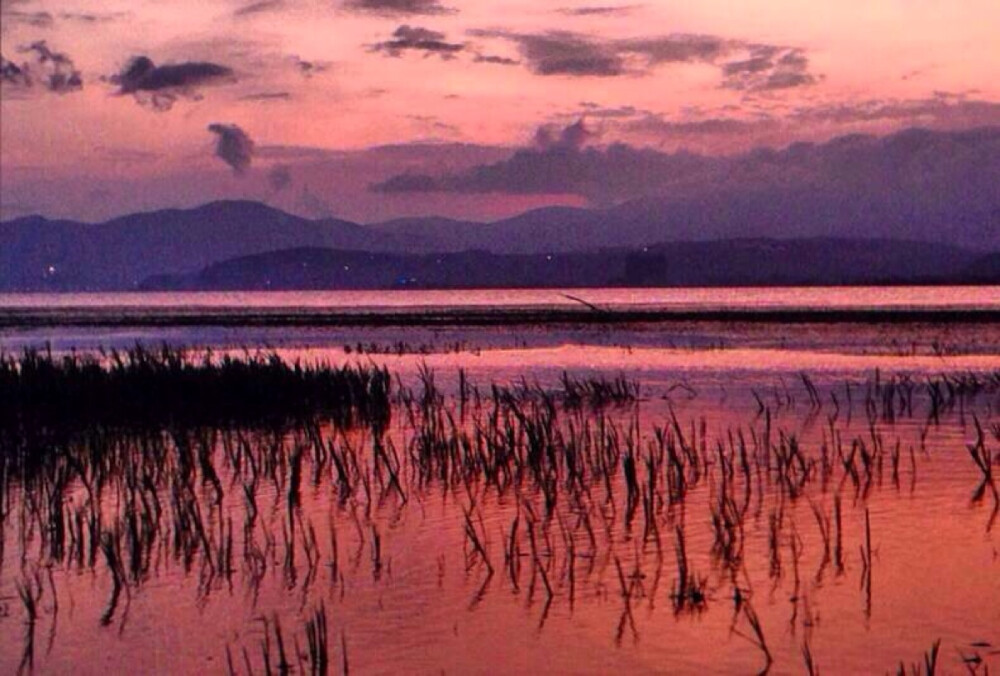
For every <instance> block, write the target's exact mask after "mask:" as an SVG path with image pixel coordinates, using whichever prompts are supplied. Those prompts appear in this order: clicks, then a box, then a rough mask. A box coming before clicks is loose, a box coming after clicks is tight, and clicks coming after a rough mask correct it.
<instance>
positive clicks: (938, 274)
mask: <svg viewBox="0 0 1000 676" xmlns="http://www.w3.org/2000/svg"><path fill="white" fill-rule="evenodd" d="M995 258H997V259H1000V254H998V255H997V256H995ZM991 266H992V267H991ZM964 282H978V283H1000V269H997V266H996V261H994V260H993V258H992V257H982V256H980V255H979V254H977V253H975V252H970V251H967V250H964V249H959V248H956V247H948V246H942V245H938V244H927V243H922V242H905V241H891V240H875V241H869V240H844V239H802V240H771V239H743V240H725V241H716V242H680V243H666V244H661V245H657V246H654V247H647V248H645V249H641V250H629V249H609V250H603V251H599V252H593V253H563V254H495V253H491V252H487V251H465V252H460V253H442V254H392V253H376V252H365V251H339V250H332V249H323V248H314V247H305V248H296V249H287V250H283V251H274V252H270V253H264V254H255V255H252V256H245V257H240V258H234V259H231V260H227V261H223V262H221V263H216V264H213V265H210V266H208V267H206V268H205V269H203V270H201V271H200V272H198V273H196V274H193V275H180V276H177V275H174V276H158V277H153V278H150V279H148V280H146V282H145V283H144V284H143V285H142V288H144V289H149V290H231V289H252V290H269V289H270V290H277V289H390V288H463V287H593V286H758V285H760V286H762V285H793V284H794V285H848V284H922V283H964Z"/></svg>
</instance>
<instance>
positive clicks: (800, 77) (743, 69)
mask: <svg viewBox="0 0 1000 676" xmlns="http://www.w3.org/2000/svg"><path fill="white" fill-rule="evenodd" d="M469 34H470V35H472V36H475V37H479V38H486V39H491V38H492V39H501V40H506V41H508V42H513V43H514V44H516V45H517V47H518V49H519V51H520V53H521V56H522V57H523V59H524V62H525V64H526V65H527V66H528V68H529V69H530V70H531V71H532V72H534V73H535V74H537V75H563V76H570V77H620V76H638V75H648V74H649V73H651V72H652V71H653V70H654V69H656V68H657V67H660V66H663V65H667V64H682V63H704V64H710V65H715V66H717V67H719V69H720V71H721V74H722V76H723V87H726V88H728V89H738V90H747V91H764V90H777V89H788V88H792V87H801V86H806V85H810V84H814V83H816V82H818V81H819V79H820V78H818V77H817V76H815V75H813V74H811V73H810V72H809V60H808V58H807V57H806V55H805V53H804V52H803V51H802V50H801V49H796V48H790V47H782V46H778V45H763V44H756V43H749V42H746V41H743V40H731V39H726V38H721V37H718V36H714V35H701V34H695V33H677V34H672V35H663V36H653V37H638V38H624V39H608V38H603V37H597V36H593V35H585V34H582V33H574V32H571V31H548V32H545V33H517V32H512V31H503V30H481V29H476V30H470V31H469ZM726 57H729V58H737V59H738V60H733V61H730V62H727V63H722V64H721V65H720V61H721V60H722V59H724V58H726Z"/></svg>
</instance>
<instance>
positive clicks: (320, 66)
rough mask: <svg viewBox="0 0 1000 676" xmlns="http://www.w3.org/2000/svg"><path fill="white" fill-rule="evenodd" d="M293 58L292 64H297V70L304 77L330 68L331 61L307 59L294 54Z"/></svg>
mask: <svg viewBox="0 0 1000 676" xmlns="http://www.w3.org/2000/svg"><path fill="white" fill-rule="evenodd" d="M291 58H292V64H293V65H294V66H295V70H297V71H298V72H299V74H300V75H302V77H304V78H310V77H312V76H313V75H316V74H318V73H323V72H326V71H327V70H329V69H330V62H329V61H306V60H305V59H303V58H301V57H299V56H297V55H294V56H292V57H291Z"/></svg>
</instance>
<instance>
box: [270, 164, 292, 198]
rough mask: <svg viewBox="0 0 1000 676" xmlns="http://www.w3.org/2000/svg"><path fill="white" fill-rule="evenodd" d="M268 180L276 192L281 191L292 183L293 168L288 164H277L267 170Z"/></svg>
mask: <svg viewBox="0 0 1000 676" xmlns="http://www.w3.org/2000/svg"><path fill="white" fill-rule="evenodd" d="M267 182H268V183H270V184H271V187H272V188H273V189H274V190H275V192H281V191H282V190H284V189H285V188H287V187H288V186H290V185H291V184H292V170H291V168H290V167H289V166H288V165H287V164H276V165H274V166H273V167H271V168H270V169H268V170H267Z"/></svg>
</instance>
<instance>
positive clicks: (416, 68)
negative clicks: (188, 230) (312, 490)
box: [0, 0, 1000, 221]
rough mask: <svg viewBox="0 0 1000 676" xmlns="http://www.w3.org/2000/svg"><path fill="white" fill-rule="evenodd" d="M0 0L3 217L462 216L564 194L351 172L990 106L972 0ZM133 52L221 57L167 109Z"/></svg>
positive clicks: (177, 58)
mask: <svg viewBox="0 0 1000 676" xmlns="http://www.w3.org/2000/svg"><path fill="white" fill-rule="evenodd" d="M346 1H347V2H350V0H346ZM0 2H2V4H0V7H2V30H0V53H2V54H3V57H4V59H5V64H8V65H10V64H12V65H13V66H14V67H15V68H18V69H19V70H20V72H21V76H17V75H15V74H13V71H12V70H11V69H10V68H8V69H7V70H6V71H5V76H4V83H3V88H2V90H0V93H2V103H0V113H2V115H0V132H2V135H0V139H2V142H0V169H2V183H0V215H2V216H3V217H5V218H7V217H11V216H17V215H22V214H25V213H34V212H40V213H44V214H47V215H51V216H65V217H74V218H82V219H98V218H105V217H108V216H112V215H117V214H120V213H124V212H128V211H132V210H136V209H150V208H158V207H165V206H190V205H194V204H198V203H201V202H205V201H209V200H213V199H219V198H231V197H247V198H252V199H260V200H264V201H269V202H271V203H273V204H275V205H276V206H280V207H283V208H286V209H289V210H293V211H298V212H300V213H308V214H313V215H318V214H321V213H326V214H330V215H337V216H342V217H345V218H351V219H357V220H362V221H370V220H378V219H383V218H389V217H393V216H401V215H411V214H428V213H436V214H444V215H451V216H463V217H472V218H483V219H486V218H492V217H497V216H501V215H506V214H510V213H514V212H517V211H521V210H523V209H526V208H530V207H532V206H537V205H539V204H546V203H579V202H580V200H579V198H576V197H572V196H569V197H567V196H545V195H533V196H511V195H476V196H471V195H433V194H431V195H428V194H422V195H417V196H414V195H396V196H393V197H386V196H384V195H377V194H372V193H370V192H368V191H367V190H366V187H367V185H368V184H370V183H372V182H376V181H379V180H382V179H384V178H386V177H388V176H390V175H394V174H398V173H401V172H406V171H412V172H420V173H435V172H440V171H444V170H457V169H461V168H464V167H470V166H473V165H476V164H480V163H484V162H494V161H498V160H499V159H502V158H503V157H505V156H506V155H509V154H510V153H511V152H512V150H513V149H514V148H516V147H523V146H527V145H529V144H530V143H532V139H533V138H534V136H535V133H536V130H537V129H538V128H539V127H540V126H541V125H545V124H551V125H554V128H555V127H564V126H566V125H568V124H571V123H572V122H574V121H576V120H578V119H580V118H581V117H582V118H583V119H584V120H585V124H586V126H587V128H588V129H589V130H590V131H591V133H592V135H593V136H592V137H591V142H592V143H596V144H606V143H611V142H615V141H621V142H625V143H628V144H630V145H633V146H639V147H642V146H648V147H651V148H657V149H660V150H664V151H675V150H677V149H678V148H688V149H691V150H694V151H696V152H706V153H735V152H742V151H745V150H747V149H749V148H752V147H753V146H755V145H775V146H780V145H786V144H788V143H789V142H791V141H795V140H803V139H805V140H823V139H826V138H830V137H832V136H836V135H839V134H843V133H848V132H855V131H863V132H873V133H883V132H887V131H891V130H895V129H898V128H903V127H909V126H928V127H936V128H966V127H973V126H980V125H986V124H998V123H1000V83H998V82H997V79H996V73H998V72H1000V49H998V48H997V47H996V39H995V35H994V33H995V30H996V27H997V26H1000V3H998V2H996V0H956V1H954V2H941V1H940V0H879V1H878V2H872V1H871V0H814V1H811V2H801V1H800V0H756V1H754V2H749V1H747V2H733V1H732V0H729V1H725V0H702V1H700V2H697V3H675V2H669V3H668V2H647V3H638V2H636V3H624V4H619V5H612V4H611V3H609V2H607V0H598V1H597V2H595V3H593V4H574V3H570V2H558V1H556V2H548V1H543V0H531V1H522V2H495V1H493V0H477V1H476V2H468V1H466V0H455V1H454V2H449V1H448V0H440V2H435V1H434V0H354V3H355V4H356V5H362V6H361V7H350V6H345V2H344V1H342V0H322V1H318V0H317V1H313V0H271V1H267V0H265V1H263V2H254V1H253V0H249V1H248V0H241V1H235V0H234V1H229V0H198V1H193V0H171V2H160V1H155V0H137V1H132V2H123V1H117V2H116V1H114V0H112V1H105V2H86V1H85V0H77V1H70V2H55V1H42V0H0ZM375 5H380V6H381V11H379V10H378V8H377V7H375ZM404 26H406V27H408V28H407V29H402V28H401V27H404ZM394 34H395V35H394ZM39 40H44V41H45V48H46V49H47V50H49V53H50V54H51V53H55V54H62V55H64V56H65V58H66V61H65V62H64V63H63V64H61V65H60V66H59V67H60V68H62V69H63V71H64V72H73V71H78V72H79V75H80V86H79V87H77V86H58V84H53V82H52V80H50V79H49V78H50V77H51V76H52V74H53V73H54V72H55V71H54V70H53V62H52V61H51V58H50V59H49V60H47V61H46V60H43V58H42V57H43V54H42V51H41V50H39V49H35V50H30V49H28V50H26V48H27V47H29V46H30V45H31V44H33V43H36V42H37V41H39ZM140 55H142V56H147V57H148V58H149V59H151V60H152V62H153V63H154V64H155V65H156V66H163V65H167V64H173V65H177V64H192V63H210V64H215V65H217V66H221V67H224V68H225V69H229V71H231V73H229V74H228V75H226V76H225V77H211V78H205V79H201V80H197V81H194V82H193V83H192V84H189V85H187V86H184V87H163V88H158V89H156V92H155V93H156V95H157V96H158V97H159V99H158V102H159V103H160V104H161V105H160V107H161V108H164V107H166V106H165V105H163V102H164V100H165V99H164V96H165V97H166V101H167V103H170V104H172V105H170V106H169V110H157V109H156V106H154V105H152V104H153V101H152V100H151V99H152V98H153V93H152V89H148V90H139V91H132V92H129V91H125V92H124V93H123V90H125V89H126V87H125V86H124V85H123V84H122V83H121V81H119V82H118V83H117V84H115V82H114V81H113V80H114V76H115V75H117V74H119V73H121V72H122V71H123V69H125V68H126V67H127V66H128V64H129V63H130V61H131V59H132V58H133V57H136V56H140ZM307 64H308V65H307ZM26 72H27V73H30V74H31V76H32V77H31V78H30V82H28V81H27V78H26V77H23V74H24V73H26ZM53 90H58V91H53ZM214 123H220V124H224V125H237V126H238V127H239V128H240V129H242V130H243V131H244V132H245V133H246V134H247V135H248V136H249V137H250V138H252V139H253V142H254V147H255V152H254V153H253V156H252V158H251V161H250V165H249V168H248V170H247V171H245V172H243V173H241V174H236V173H234V172H233V171H232V170H231V168H230V167H229V166H227V165H226V163H225V162H223V161H221V160H220V159H219V158H218V157H216V156H215V149H216V143H217V140H218V139H217V137H216V135H215V134H212V133H210V132H209V131H208V130H207V127H208V126H209V125H211V124H214ZM415 143H421V144H431V145H430V146H424V145H421V146H416V147H414V146H413V145H412V144H415ZM457 144H462V145H457ZM381 146H394V147H390V148H385V147H381ZM395 146H402V147H395ZM275 165H283V166H284V167H286V168H287V172H288V177H289V178H290V180H289V181H288V183H287V185H282V186H280V187H279V186H278V185H277V184H276V183H275V182H274V180H273V168H274V166H275Z"/></svg>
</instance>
